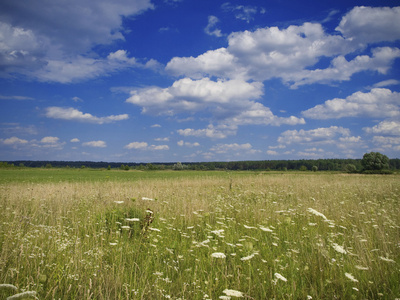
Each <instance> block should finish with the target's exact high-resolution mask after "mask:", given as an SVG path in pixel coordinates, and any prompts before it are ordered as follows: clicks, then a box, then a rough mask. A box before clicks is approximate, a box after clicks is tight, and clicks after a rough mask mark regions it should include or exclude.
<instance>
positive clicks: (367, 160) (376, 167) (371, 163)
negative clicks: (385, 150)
mask: <svg viewBox="0 0 400 300" xmlns="http://www.w3.org/2000/svg"><path fill="white" fill-rule="evenodd" d="M361 164H362V166H363V167H364V170H371V171H380V170H384V169H389V158H388V157H387V156H386V155H384V154H382V153H379V152H370V153H365V154H364V156H363V158H362V160H361Z"/></svg>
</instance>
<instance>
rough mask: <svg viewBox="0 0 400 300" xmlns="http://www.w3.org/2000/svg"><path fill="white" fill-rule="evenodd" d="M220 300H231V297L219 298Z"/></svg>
mask: <svg viewBox="0 0 400 300" xmlns="http://www.w3.org/2000/svg"><path fill="white" fill-rule="evenodd" d="M219 299H222V300H229V299H231V297H229V296H219Z"/></svg>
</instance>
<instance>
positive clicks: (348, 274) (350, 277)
mask: <svg viewBox="0 0 400 300" xmlns="http://www.w3.org/2000/svg"><path fill="white" fill-rule="evenodd" d="M344 276H346V277H347V278H348V279H350V280H351V281H353V282H358V280H357V279H355V278H354V276H353V275H351V274H350V273H344Z"/></svg>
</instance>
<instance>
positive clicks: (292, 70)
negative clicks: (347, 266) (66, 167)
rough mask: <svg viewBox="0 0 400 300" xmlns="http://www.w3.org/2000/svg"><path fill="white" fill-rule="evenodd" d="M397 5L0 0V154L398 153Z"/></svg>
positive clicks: (123, 158)
mask: <svg viewBox="0 0 400 300" xmlns="http://www.w3.org/2000/svg"><path fill="white" fill-rule="evenodd" d="M377 4H379V6H376V5H377ZM396 5H398V3H397V1H388V0H385V1H317V2H315V1H283V0H271V1H253V0H237V1H236V0H235V1H234V0H232V1H215V0H214V1H209V0H202V1H195V0H165V1H162V0H157V1H151V0H114V1H106V0H97V1H88V0H69V1H61V0H57V1H49V0H38V1H15V0H3V1H1V3H0V107H1V118H0V160H1V161H4V160H82V161H87V160H89V161H110V162H111V161H118V162H176V161H182V162H190V161H234V160H274V159H317V158H361V157H362V155H363V154H364V153H366V152H370V151H379V152H381V153H384V154H386V155H388V156H389V157H390V158H399V157H400V155H399V154H400V7H399V6H397V7H396Z"/></svg>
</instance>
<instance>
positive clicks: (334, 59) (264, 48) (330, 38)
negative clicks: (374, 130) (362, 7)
mask: <svg viewBox="0 0 400 300" xmlns="http://www.w3.org/2000/svg"><path fill="white" fill-rule="evenodd" d="M228 7H231V8H232V7H233V6H232V5H230V4H229V6H228ZM358 10H359V8H355V9H354V10H353V11H352V12H350V13H349V14H348V15H346V16H345V17H344V18H343V20H342V23H341V25H339V26H338V28H337V29H338V30H341V32H342V33H343V34H344V35H340V34H327V33H325V32H324V29H323V27H322V25H321V24H318V23H304V24H303V25H300V26H294V25H292V26H289V27H287V28H283V29H281V28H278V27H266V28H259V29H257V30H255V31H247V30H246V31H240V32H234V33H232V34H230V35H229V37H228V44H229V45H228V47H226V48H220V49H216V50H210V51H207V52H206V53H204V54H201V55H199V56H197V57H174V58H173V59H171V61H170V62H169V63H168V64H167V67H166V70H167V71H168V72H170V73H171V74H174V75H184V76H188V77H191V78H200V77H201V76H209V77H212V76H216V77H219V78H228V79H241V80H245V81H247V80H255V81H260V82H262V81H265V80H269V79H272V78H281V79H282V80H283V82H285V83H288V84H291V85H292V88H297V87H298V86H300V85H305V84H312V83H316V82H319V83H324V84H325V83H331V82H334V81H344V80H349V79H350V78H351V76H352V75H353V74H355V73H358V72H362V71H367V70H372V71H377V72H379V73H383V74H385V73H386V72H387V71H388V70H389V68H390V67H391V66H392V64H393V61H394V59H396V58H398V57H400V50H399V49H397V48H390V47H383V48H377V49H372V55H371V56H368V55H359V56H357V57H355V58H354V59H352V60H350V61H347V60H346V58H345V56H346V55H347V54H350V53H353V52H355V51H360V50H365V45H366V44H365V43H369V42H375V41H377V37H379V40H381V41H394V40H396V39H399V38H400V34H399V32H400V30H399V29H398V28H395V26H393V25H392V24H391V23H390V21H387V20H381V19H380V17H384V16H385V15H386V14H388V15H389V17H388V20H391V19H393V18H397V19H399V20H400V14H399V9H398V8H394V9H389V8H385V9H382V8H368V9H367V11H368V16H369V13H370V15H374V16H375V17H374V18H372V21H371V22H369V23H368V24H367V25H366V26H367V27H366V28H363V29H359V30H355V29H356V26H355V25H356V24H358V25H361V22H364V19H363V18H362V16H361V14H360V18H359V20H357V21H355V20H353V19H352V18H350V16H351V15H352V14H357V15H358V14H359V11H358ZM376 16H377V17H376ZM346 19H347V21H346ZM350 19H351V20H350ZM376 20H380V21H377V22H375V21H376ZM399 22H400V21H398V20H397V21H396V22H392V23H393V24H397V23H399ZM364 23H365V22H364ZM365 24H366V23H365ZM365 24H364V25H365ZM388 26H391V29H388V28H387V27H388ZM397 27H399V26H397ZM350 32H351V33H352V34H351V35H350V36H349V35H348V33H350ZM371 32H373V33H374V34H372V35H371V36H373V35H376V37H374V38H371V39H370V40H368V39H366V38H365V37H363V34H365V35H366V36H369V35H370V33H371ZM353 35H354V36H357V35H359V36H360V37H359V38H358V39H356V38H355V37H353ZM323 57H325V58H329V59H331V64H330V66H329V67H328V68H326V69H316V68H314V66H315V65H316V64H317V63H318V62H319V61H320V60H321V58H323Z"/></svg>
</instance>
